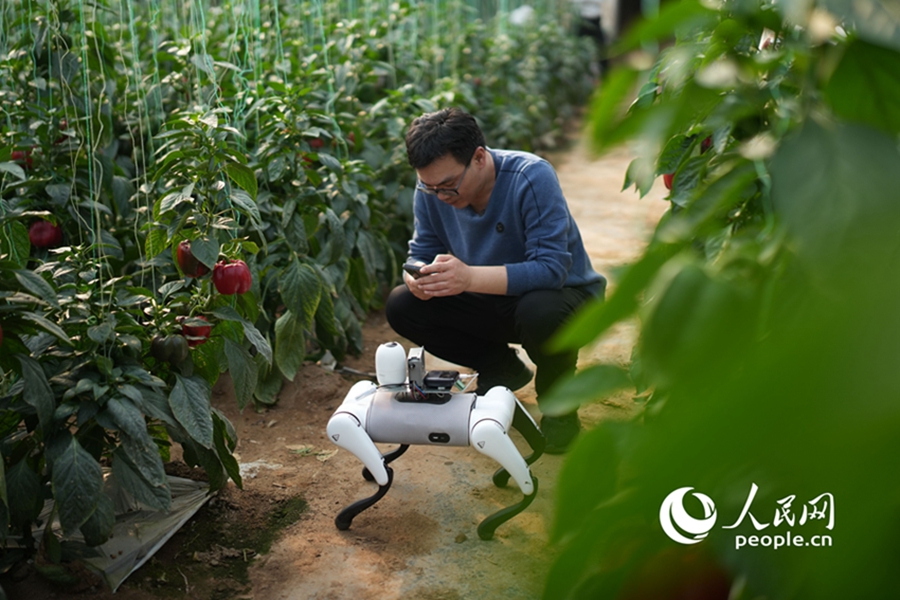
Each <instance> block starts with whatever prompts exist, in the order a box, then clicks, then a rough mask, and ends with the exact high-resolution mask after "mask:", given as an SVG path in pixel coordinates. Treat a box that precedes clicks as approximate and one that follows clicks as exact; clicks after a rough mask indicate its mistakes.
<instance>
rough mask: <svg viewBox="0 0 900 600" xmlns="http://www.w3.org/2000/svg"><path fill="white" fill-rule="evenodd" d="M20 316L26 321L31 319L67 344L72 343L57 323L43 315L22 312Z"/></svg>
mask: <svg viewBox="0 0 900 600" xmlns="http://www.w3.org/2000/svg"><path fill="white" fill-rule="evenodd" d="M22 318H23V319H26V320H28V321H31V322H32V323H34V324H35V325H37V326H38V327H41V328H43V329H45V330H47V331H48V332H49V333H52V334H53V335H55V336H56V337H58V338H59V339H60V340H62V341H63V342H65V343H67V344H69V345H71V344H72V340H71V339H70V338H69V336H67V335H66V332H65V331H63V329H62V328H61V327H60V326H59V325H57V324H56V323H53V322H52V321H50V320H49V319H47V318H45V317H44V316H43V315H41V314H38V313H34V312H26V313H22Z"/></svg>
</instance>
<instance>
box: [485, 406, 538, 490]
mask: <svg viewBox="0 0 900 600" xmlns="http://www.w3.org/2000/svg"><path fill="white" fill-rule="evenodd" d="M512 426H513V429H515V430H516V431H518V432H519V433H521V434H522V437H524V438H525V441H526V442H528V446H529V447H530V448H531V455H529V456H528V457H526V458H525V464H527V465H530V464H532V463H534V461H536V460H537V459H539V458H540V457H541V455H542V454H543V453H544V446H546V445H547V439H546V438H545V437H544V434H543V433H541V430H540V429H538V427H537V425H536V424H535V422H534V420H533V419H532V418H531V415H529V414H528V413H527V412H526V411H525V409H524V408H522V405H521V404H520V403H519V402H518V401H516V412H515V413H514V414H513V421H512ZM492 480H493V482H494V485H496V486H497V487H501V488H502V487H506V484H507V483H509V473H508V472H507V470H506V469H504V468H502V467H501V468H500V469H498V470H497V472H496V473H494V476H493V478H492ZM525 506H528V505H527V504H526V505H525ZM523 508H524V507H523Z"/></svg>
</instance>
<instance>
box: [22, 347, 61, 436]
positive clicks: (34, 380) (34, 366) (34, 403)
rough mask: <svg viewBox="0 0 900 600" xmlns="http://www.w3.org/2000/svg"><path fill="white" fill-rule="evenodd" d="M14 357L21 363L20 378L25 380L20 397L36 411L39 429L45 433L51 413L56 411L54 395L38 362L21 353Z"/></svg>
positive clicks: (48, 429)
mask: <svg viewBox="0 0 900 600" xmlns="http://www.w3.org/2000/svg"><path fill="white" fill-rule="evenodd" d="M16 358H18V359H19V363H21V365H22V378H23V379H24V380H25V389H24V390H23V392H22V397H23V399H24V400H25V403H26V404H28V405H29V406H31V407H33V408H34V409H35V410H36V411H37V415H38V422H39V423H40V425H41V429H42V430H43V431H44V432H45V433H47V432H49V431H50V428H51V427H50V426H51V424H52V421H53V413H54V412H55V411H56V396H55V395H54V394H53V390H52V389H50V384H49V383H48V382H47V377H46V375H44V370H43V369H42V368H41V365H40V363H38V362H37V361H36V360H34V359H32V358H29V357H27V356H23V355H21V354H19V355H18V356H17V357H16Z"/></svg>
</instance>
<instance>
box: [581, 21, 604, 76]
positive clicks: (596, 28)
mask: <svg viewBox="0 0 900 600" xmlns="http://www.w3.org/2000/svg"><path fill="white" fill-rule="evenodd" d="M578 35H579V36H584V37H590V38H593V39H594V44H595V45H596V46H597V67H598V69H599V71H600V75H606V74H607V72H608V71H609V60H608V59H607V58H606V35H605V34H604V33H603V27H602V26H601V25H600V17H596V18H593V19H586V18H584V17H581V18H580V20H579V22H578Z"/></svg>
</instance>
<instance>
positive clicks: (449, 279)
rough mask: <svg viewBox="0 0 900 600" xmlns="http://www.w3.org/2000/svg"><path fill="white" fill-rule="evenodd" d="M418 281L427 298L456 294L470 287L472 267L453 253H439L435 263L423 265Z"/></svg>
mask: <svg viewBox="0 0 900 600" xmlns="http://www.w3.org/2000/svg"><path fill="white" fill-rule="evenodd" d="M416 283H417V284H418V287H419V290H421V291H422V293H424V294H425V296H426V297H427V298H433V297H440V296H455V295H457V294H461V293H463V292H465V291H467V290H468V289H469V286H470V284H471V283H472V267H470V266H469V265H467V264H466V263H464V262H463V261H461V260H459V259H458V258H456V257H455V256H453V255H452V254H438V255H437V256H435V257H434V262H433V263H431V264H430V265H425V266H424V267H422V276H421V277H420V278H419V279H418V280H417V281H416ZM410 289H412V288H410ZM413 294H415V292H413ZM417 297H418V296H417Z"/></svg>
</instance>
